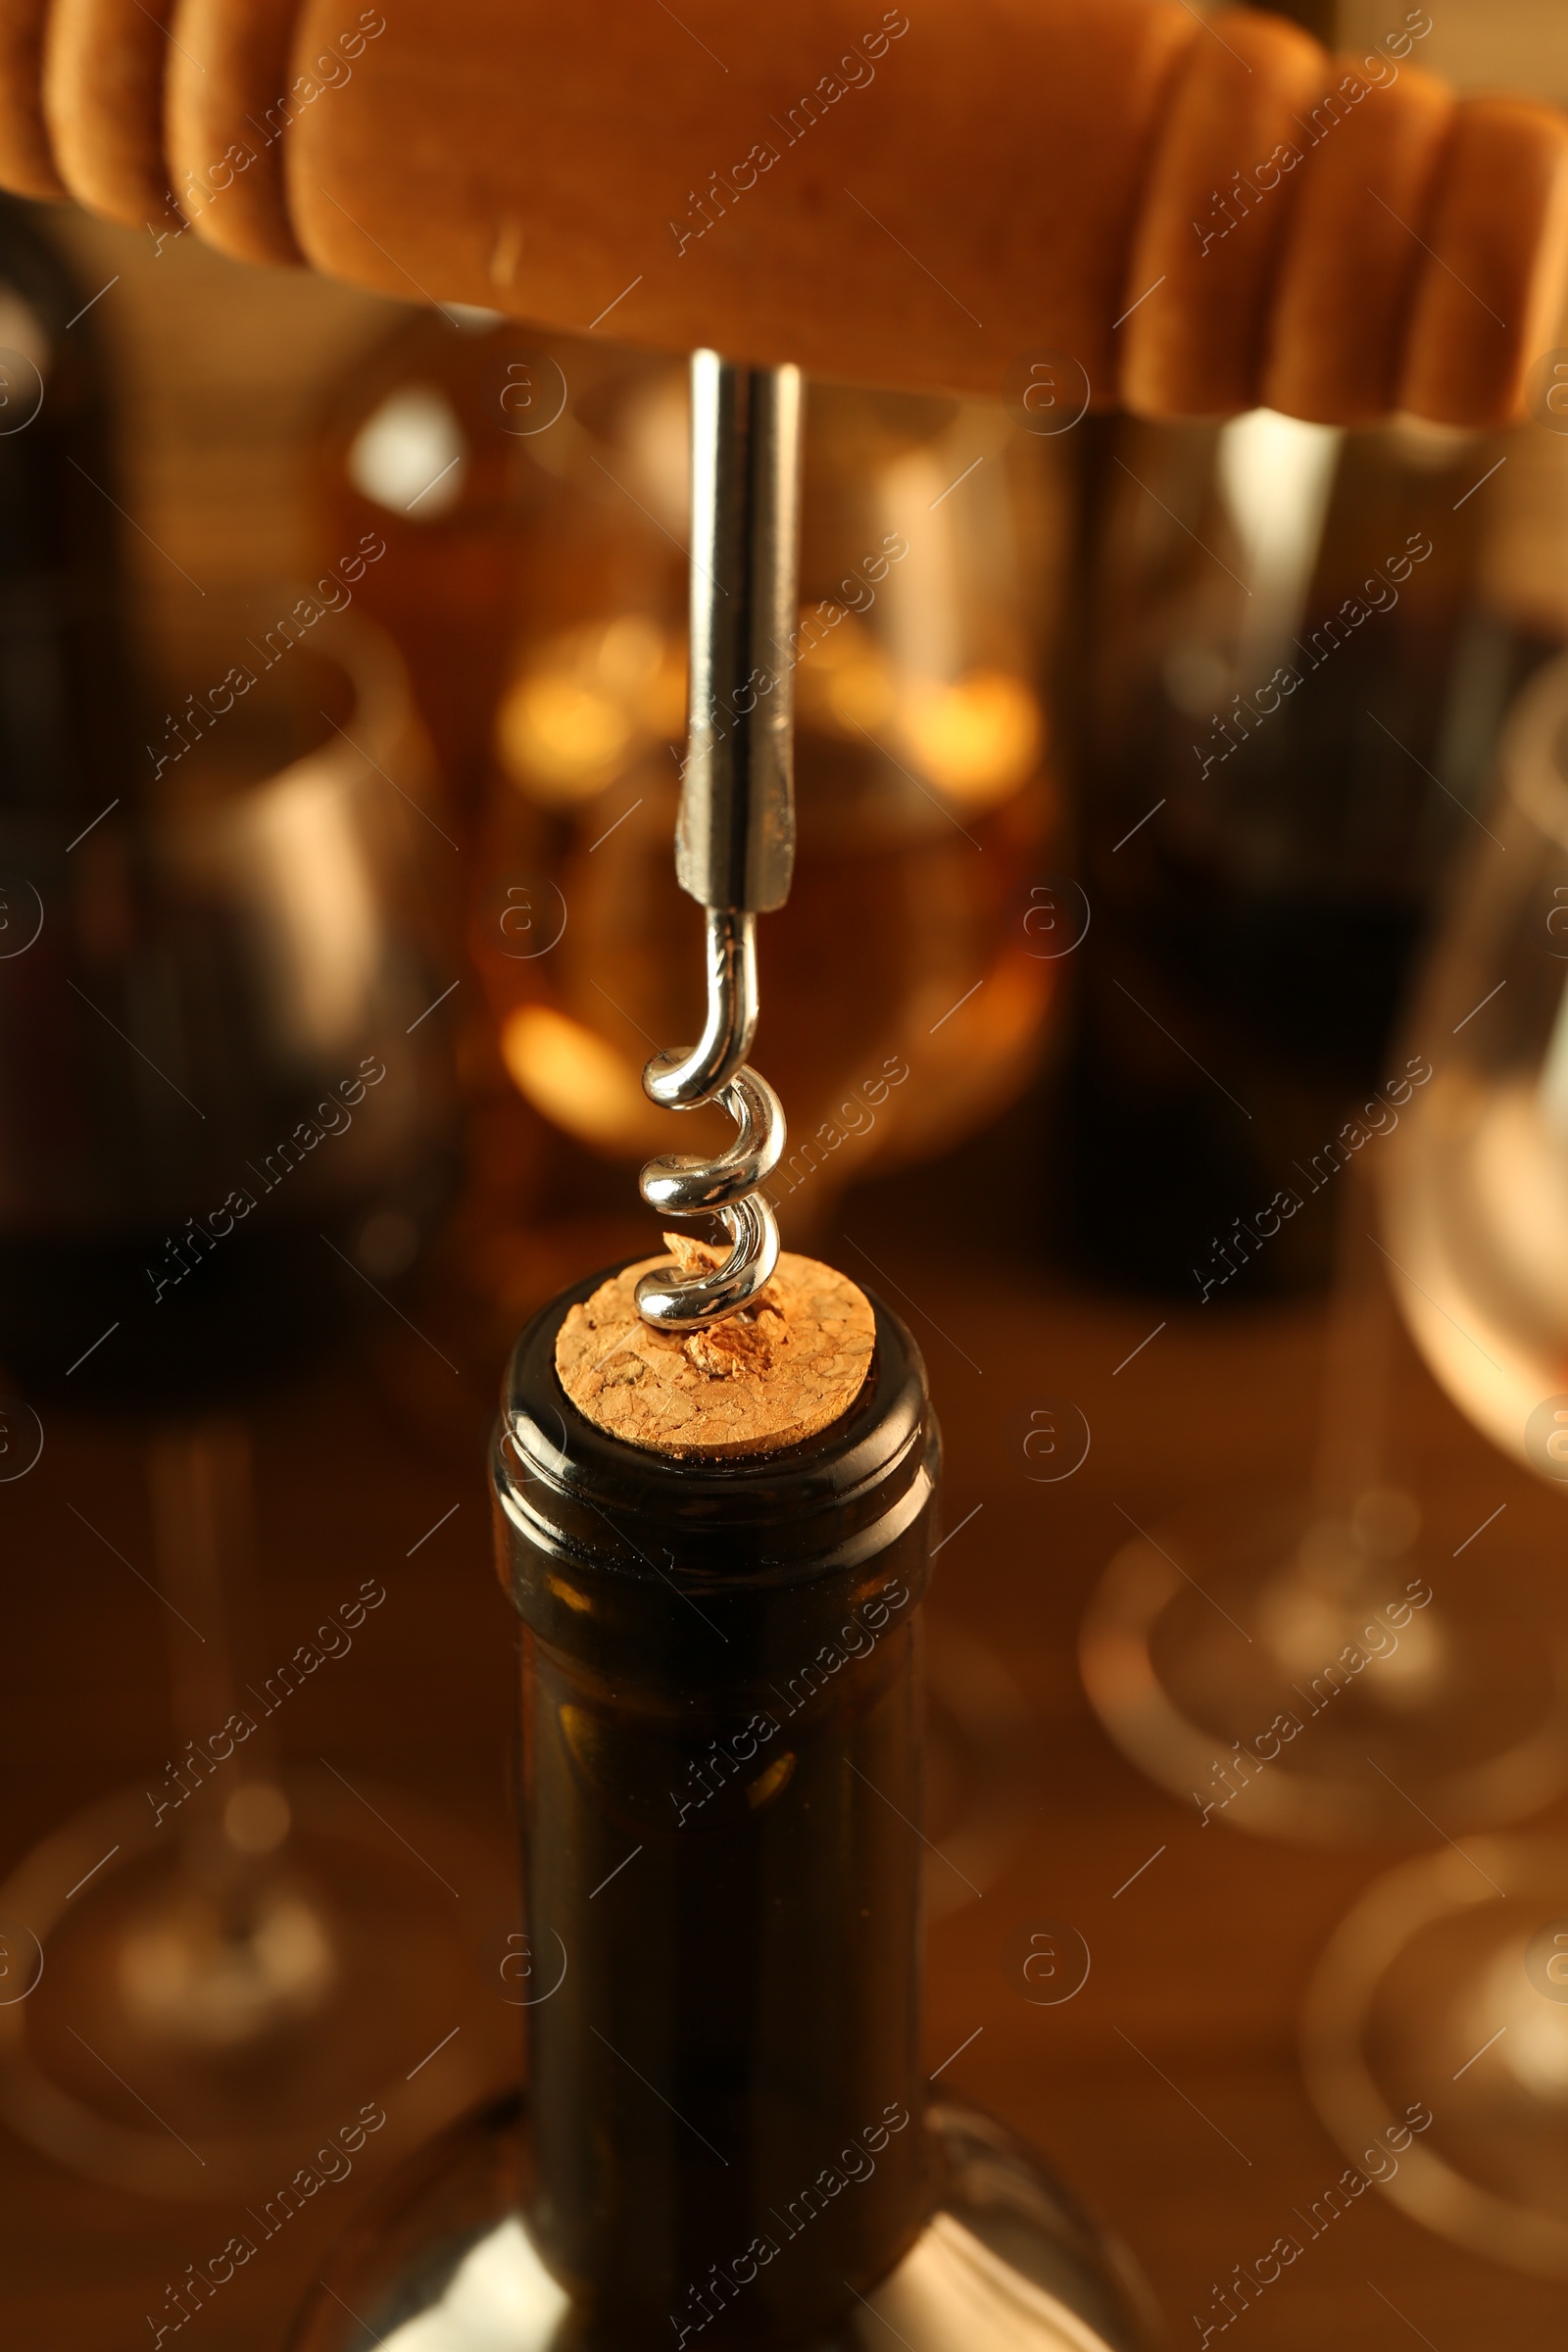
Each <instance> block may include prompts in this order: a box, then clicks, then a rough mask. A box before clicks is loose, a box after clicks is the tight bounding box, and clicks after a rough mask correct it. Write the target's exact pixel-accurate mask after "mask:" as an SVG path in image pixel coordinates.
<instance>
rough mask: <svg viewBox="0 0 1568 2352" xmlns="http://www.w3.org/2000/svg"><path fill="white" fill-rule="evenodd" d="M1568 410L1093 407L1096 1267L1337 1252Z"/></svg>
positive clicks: (1069, 1224) (1527, 638)
mask: <svg viewBox="0 0 1568 2352" xmlns="http://www.w3.org/2000/svg"><path fill="white" fill-rule="evenodd" d="M1279 13H1281V14H1283V15H1286V16H1289V17H1292V18H1293V19H1295V21H1296V22H1297V23H1299V25H1302V27H1303V29H1305V30H1306V31H1308V32H1310V33H1312V34H1313V35H1315V36H1316V37H1317V38H1318V39H1320V40H1323V41H1325V42H1327V43H1328V44H1329V45H1330V46H1334V45H1335V44H1347V45H1349V46H1353V45H1354V44H1355V43H1356V42H1357V41H1358V40H1361V39H1362V38H1363V37H1366V38H1371V37H1374V36H1375V33H1376V31H1377V29H1378V28H1379V26H1378V22H1375V21H1374V17H1375V12H1373V11H1372V10H1371V9H1370V7H1369V6H1368V5H1365V4H1363V0H1279ZM1520 17H1521V12H1520V10H1519V9H1518V8H1516V7H1512V6H1509V5H1505V4H1500V0H1494V4H1493V5H1489V6H1488V7H1486V8H1485V9H1482V8H1478V7H1471V6H1468V5H1466V6H1464V7H1461V8H1459V9H1457V10H1455V11H1451V12H1448V14H1447V15H1446V17H1445V19H1444V20H1443V23H1442V25H1440V26H1439V28H1438V30H1437V31H1436V32H1435V33H1434V35H1433V38H1432V41H1431V43H1430V44H1429V48H1430V54H1426V53H1424V62H1425V63H1426V64H1427V65H1428V66H1429V67H1430V68H1432V69H1433V70H1435V71H1439V72H1442V73H1447V74H1449V75H1450V76H1451V77H1453V78H1455V79H1457V80H1458V81H1459V82H1460V83H1461V85H1466V84H1473V83H1476V82H1477V81H1480V82H1481V83H1491V82H1496V81H1499V80H1500V81H1505V82H1511V81H1513V80H1515V79H1519V78H1520V77H1521V76H1520V73H1516V72H1515V68H1520V69H1521V72H1522V67H1523V62H1524V61H1523V55H1522V53H1521V54H1516V51H1518V50H1519V48H1520V44H1519V42H1518V41H1517V40H1514V39H1513V35H1514V34H1515V33H1516V32H1518V31H1519V30H1520V24H1519V20H1520ZM1537 29H1539V27H1537ZM1503 41H1509V42H1511V44H1512V45H1511V46H1509V48H1508V51H1507V66H1506V70H1499V68H1498V66H1497V64H1496V62H1495V61H1496V59H1497V57H1498V56H1499V55H1500V52H1499V51H1498V49H1497V43H1499V42H1503ZM1440 49H1441V51H1442V54H1441V55H1440V54H1439V51H1440ZM1524 50H1525V51H1532V50H1533V51H1534V52H1539V50H1540V43H1539V42H1534V43H1532V42H1531V41H1526V42H1525V43H1524ZM1523 78H1524V80H1526V81H1530V80H1539V78H1540V77H1539V74H1531V73H1525V74H1523ZM1542 94H1543V95H1544V96H1545V95H1551V96H1555V95H1557V92H1556V91H1555V90H1548V89H1547V88H1545V87H1544V85H1543V86H1542ZM1551 421H1552V420H1551V419H1550V418H1549V417H1546V416H1545V412H1544V409H1543V408H1541V407H1540V406H1539V404H1538V412H1537V415H1536V416H1535V417H1533V418H1532V420H1531V421H1530V422H1528V423H1526V424H1523V425H1521V426H1519V427H1517V428H1516V429H1514V430H1513V431H1510V432H1508V433H1504V434H1499V435H1495V436H1490V437H1489V436H1475V435H1462V434H1456V433H1450V432H1444V431H1440V430H1438V429H1436V428H1433V427H1430V426H1422V425H1418V424H1415V423H1414V422H1410V421H1406V420H1402V419H1401V420H1395V421H1393V422H1391V423H1389V424H1387V425H1384V426H1381V427H1378V428H1376V429H1372V430H1366V431H1354V432H1339V431H1337V430H1334V429H1331V428H1329V427H1326V426H1321V425H1314V424H1308V423H1302V422H1299V421H1298V420H1296V419H1293V418H1288V417H1278V416H1274V415H1273V414H1271V413H1270V412H1267V411H1257V412H1254V413H1253V414H1252V415H1250V416H1245V417H1237V418H1235V419H1234V420H1232V421H1230V422H1228V423H1225V424H1206V423H1204V424H1189V425H1176V426H1159V425H1150V424H1143V423H1138V422H1135V421H1133V420H1132V419H1129V418H1125V417H1106V418H1102V419H1099V420H1091V421H1090V422H1089V423H1088V424H1087V425H1086V426H1085V427H1084V428H1083V430H1082V433H1081V434H1080V435H1079V436H1075V438H1077V439H1078V440H1079V444H1080V446H1079V457H1080V461H1081V464H1082V468H1083V470H1082V476H1081V481H1082V489H1083V504H1082V508H1081V521H1082V529H1081V539H1080V548H1081V554H1080V561H1079V571H1078V576H1079V582H1080V589H1081V594H1080V597H1079V599H1078V601H1077V605H1076V608H1075V612H1074V613H1073V614H1072V615H1071V618H1072V620H1073V621H1074V622H1075V623H1076V625H1075V627H1073V628H1072V629H1071V630H1070V632H1069V635H1068V638H1067V640H1066V659H1065V660H1064V662H1063V663H1062V677H1061V684H1060V694H1061V699H1062V704H1063V709H1064V711H1070V712H1071V714H1072V725H1073V732H1074V737H1075V745H1076V752H1077V759H1076V763H1075V764H1076V775H1077V794H1078V801H1079V833H1080V840H1081V845H1082V852H1083V858H1084V880H1085V883H1086V886H1087V888H1088V892H1089V896H1090V900H1091V903H1092V906H1093V910H1094V915H1093V923H1092V927H1091V931H1090V934H1089V937H1088V939H1087V940H1086V942H1085V945H1084V949H1083V953H1082V955H1081V956H1078V957H1077V958H1075V961H1076V963H1077V965H1078V970H1077V975H1076V978H1077V983H1078V988H1079V997H1078V1019H1077V1022H1076V1025H1075V1036H1074V1043H1073V1048H1072V1052H1071V1055H1070V1064H1069V1067H1068V1069H1067V1072H1066V1075H1065V1081H1064V1084H1063V1087H1062V1089H1061V1099H1060V1103H1059V1105H1058V1107H1059V1108H1060V1109H1061V1111H1062V1112H1064V1114H1065V1120H1064V1124H1065V1128H1066V1149H1065V1152H1064V1153H1063V1159H1062V1167H1061V1192H1062V1196H1063V1197H1062V1199H1061V1201H1060V1202H1059V1207H1060V1210H1061V1212H1062V1215H1063V1223H1064V1226H1065V1230H1066V1233H1067V1236H1068V1245H1069V1248H1070V1250H1072V1252H1073V1254H1074V1255H1075V1256H1076V1257H1077V1258H1078V1259H1079V1260H1080V1261H1081V1262H1083V1263H1084V1264H1085V1265H1086V1266H1087V1267H1089V1268H1091V1269H1093V1270H1094V1271H1095V1272H1096V1273H1098V1274H1101V1275H1103V1276H1108V1277H1110V1278H1113V1279H1117V1280H1120V1281H1126V1282H1131V1283H1133V1284H1135V1285H1137V1286H1139V1287H1142V1288H1146V1289H1150V1290H1152V1291H1155V1292H1157V1293H1160V1294H1162V1295H1166V1296H1169V1297H1172V1298H1174V1299H1184V1298H1185V1299H1190V1300H1192V1301H1193V1302H1194V1303H1197V1302H1198V1300H1199V1299H1201V1297H1203V1296H1204V1285H1205V1283H1208V1284H1210V1285H1211V1287H1210V1288H1209V1290H1208V1292H1207V1294H1206V1295H1207V1298H1208V1299H1209V1302H1210V1303H1216V1302H1218V1301H1219V1300H1221V1299H1224V1300H1226V1301H1233V1302H1234V1301H1236V1300H1239V1299H1249V1298H1257V1297H1260V1296H1263V1295H1266V1294H1270V1293H1279V1292H1283V1291H1290V1290H1294V1289H1299V1288H1303V1287H1311V1286H1315V1285H1317V1284H1320V1283H1322V1282H1324V1281H1326V1280H1327V1279H1328V1276H1329V1273H1330V1269H1331V1262H1332V1257H1333V1228H1334V1217H1335V1213H1336V1199H1335V1188H1334V1186H1333V1184H1332V1183H1330V1182H1327V1181H1325V1180H1324V1179H1323V1177H1322V1176H1321V1174H1320V1173H1319V1172H1318V1171H1319V1170H1320V1169H1321V1167H1322V1166H1323V1165H1324V1164H1325V1159H1324V1154H1325V1147H1326V1146H1328V1145H1329V1144H1330V1143H1331V1142H1332V1141H1333V1140H1334V1139H1335V1138H1336V1137H1337V1136H1339V1134H1340V1132H1341V1130H1342V1128H1343V1127H1344V1126H1345V1123H1346V1121H1347V1120H1348V1118H1349V1117H1350V1116H1351V1114H1352V1112H1353V1111H1354V1110H1355V1109H1356V1108H1357V1107H1358V1105H1359V1104H1360V1103H1362V1102H1364V1101H1365V1100H1366V1096H1367V1093H1368V1091H1369V1090H1371V1089H1372V1088H1374V1087H1375V1086H1376V1085H1377V1084H1378V1083H1379V1081H1380V1080H1381V1079H1383V1078H1384V1077H1385V1076H1387V1075H1388V1074H1389V1073H1388V1072H1387V1071H1386V1069H1385V1066H1384V1065H1385V1061H1386V1058H1387V1055H1388V1054H1389V1052H1390V1050H1391V1034H1392V1031H1393V1028H1394V1024H1395V1022H1396V1020H1397V1011H1398V1007H1399V1004H1400V1000H1401V995H1402V992H1403V990H1404V988H1405V985H1406V980H1407V976H1408V974H1409V972H1410V968H1411V959H1412V956H1413V953H1414V951H1415V949H1416V947H1417V944H1418V942H1419V940H1420V938H1421V936H1422V934H1423V931H1424V929H1425V927H1426V925H1427V923H1428V921H1429V919H1430V916H1431V914H1432V911H1433V908H1434V904H1435V899H1436V897H1437V895H1438V893H1439V891H1440V889H1441V886H1442V882H1443V877H1444V875H1445V873H1446V870H1447V868H1448V865H1449V862H1450V859H1451V856H1452V853H1453V852H1454V850H1455V849H1456V848H1457V847H1458V846H1459V845H1460V844H1461V842H1463V841H1465V840H1475V839H1476V838H1478V835H1477V832H1476V827H1477V825H1478V824H1479V822H1480V818H1479V815H1478V813H1477V809H1478V803H1479V801H1480V799H1481V796H1482V792H1483V788H1484V785H1485V781H1486V777H1487V771H1488V768H1489V765H1490V762H1491V759H1492V755H1493V750H1494V746H1495V739H1496V734H1497V730H1498V727H1499V724H1500V722H1501V718H1502V714H1503V711H1505V709H1506V708H1507V705H1508V703H1509V701H1510V699H1511V697H1512V695H1513V692H1514V690H1515V688H1516V687H1517V685H1518V684H1519V683H1520V681H1521V680H1522V679H1523V678H1524V677H1525V676H1526V675H1528V674H1529V672H1530V671H1531V670H1532V669H1533V668H1535V667H1536V666H1537V665H1538V664H1539V663H1540V662H1542V661H1544V659H1545V658H1547V656H1548V655H1549V654H1551V653H1552V652H1554V651H1555V650H1556V649H1557V648H1558V647H1559V646H1560V645H1561V644H1563V643H1564V642H1565V641H1568V591H1565V588H1564V584H1563V583H1564V580H1565V577H1568V572H1565V566H1564V556H1565V555H1568V441H1565V440H1563V439H1561V438H1560V437H1559V436H1558V435H1557V434H1556V433H1555V432H1553V431H1550V430H1546V429H1544V424H1549V423H1550V422H1551ZM1314 1155H1318V1156H1317V1158H1316V1159H1315V1157H1314ZM1297 1202H1299V1206H1297V1205H1294V1203H1297ZM1260 1226H1261V1227H1262V1228H1268V1229H1271V1230H1260V1229H1259V1228H1260Z"/></svg>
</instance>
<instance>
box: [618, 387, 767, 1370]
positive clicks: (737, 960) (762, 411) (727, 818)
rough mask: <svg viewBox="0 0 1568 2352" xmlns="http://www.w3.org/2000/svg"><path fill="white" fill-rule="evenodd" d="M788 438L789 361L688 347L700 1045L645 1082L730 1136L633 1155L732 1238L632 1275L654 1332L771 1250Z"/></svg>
mask: <svg viewBox="0 0 1568 2352" xmlns="http://www.w3.org/2000/svg"><path fill="white" fill-rule="evenodd" d="M800 439H801V374H800V369H799V368H788V367H786V368H742V367H736V366H734V365H733V364H732V363H731V362H729V361H727V360H722V359H720V358H719V357H718V355H717V353H716V352H711V351H699V352H696V353H694V355H693V358H692V552H691V694H690V716H689V729H688V737H687V749H686V764H685V767H684V769H683V771H682V781H681V802H680V816H679V820H678V824H677V828H676V835H675V873H676V877H677V879H678V881H679V882H680V885H681V888H682V889H683V890H685V891H687V892H689V893H690V895H691V896H692V897H693V898H694V899H696V900H697V901H698V903H699V904H700V905H701V906H702V907H705V908H706V909H707V917H708V925H707V965H708V970H707V978H708V1016H707V1020H706V1023H705V1025H704V1029H703V1034H702V1037H701V1038H700V1039H699V1041H698V1043H697V1044H696V1045H695V1046H692V1047H690V1048H688V1049H687V1050H685V1051H684V1052H680V1053H669V1054H655V1056H654V1058H653V1059H652V1060H651V1061H650V1062H649V1064H648V1066H647V1068H646V1069H645V1070H644V1072H643V1087H644V1091H645V1092H646V1093H647V1094H648V1095H650V1096H651V1097H652V1099H653V1100H654V1102H656V1103H659V1104H660V1105H661V1106H662V1108H663V1109H666V1110H695V1109H696V1108H697V1107H698V1105H699V1104H700V1103H721V1104H722V1105H723V1107H724V1109H725V1110H727V1111H728V1112H729V1114H730V1116H731V1118H732V1119H733V1120H734V1121H735V1126H736V1135H735V1140H734V1142H733V1143H732V1144H730V1145H729V1146H728V1147H727V1149H726V1150H724V1151H723V1152H719V1153H718V1154H717V1155H716V1156H715V1157H713V1158H711V1159H700V1158H696V1157H693V1156H691V1155H690V1154H686V1153H670V1154H667V1155H665V1156H663V1157H662V1158H659V1159H651V1160H650V1161H649V1162H648V1164H647V1166H646V1167H645V1168H644V1169H643V1171H642V1179H641V1189H642V1196H643V1199H644V1200H645V1201H647V1202H648V1203H649V1205H650V1207H653V1208H658V1209H660V1210H662V1211H663V1213H664V1214H666V1215H669V1216H676V1217H689V1216H696V1215H699V1214H701V1213H703V1212H708V1213H711V1214H714V1215H716V1216H717V1218H718V1219H719V1222H720V1223H721V1225H722V1226H723V1228H724V1231H725V1233H726V1234H727V1235H728V1237H729V1243H730V1250H729V1255H728V1256H727V1257H726V1258H724V1260H723V1261H722V1262H721V1263H720V1264H719V1265H717V1266H714V1267H713V1268H712V1269H711V1271H710V1272H707V1273H690V1274H683V1273H681V1272H680V1271H679V1269H677V1268H676V1267H674V1266H662V1267H659V1268H657V1269H656V1270H655V1271H654V1272H652V1273H649V1274H645V1275H644V1276H643V1278H642V1280H641V1281H640V1282H639V1284H638V1285H637V1306H638V1310H639V1312H640V1313H641V1315H642V1316H643V1319H644V1320H645V1322H648V1323H652V1324H654V1325H656V1326H657V1327H659V1328H660V1329H662V1330H665V1331H680V1332H690V1331H700V1330H702V1329H704V1328H705V1327H706V1326H707V1325H709V1324H711V1323H717V1322H719V1321H721V1320H722V1319H723V1317H724V1316H726V1315H732V1314H734V1313H735V1312H736V1310H737V1309H738V1308H740V1307H743V1306H744V1305H745V1304H746V1303H747V1301H748V1300H749V1299H755V1298H756V1296H757V1294H758V1292H759V1291H760V1289H761V1288H762V1286H763V1284H764V1283H765V1282H766V1281H767V1279H768V1277H769V1275H770V1274H771V1273H772V1271H773V1268H774V1267H775V1265H776V1264H777V1262H778V1248H779V1243H778V1225H777V1222H776V1221H775V1218H774V1215H773V1210H772V1206H771V1204H770V1202H769V1201H768V1200H767V1197H766V1195H765V1193H764V1192H763V1191H762V1189H761V1188H762V1186H763V1185H764V1184H765V1183H766V1181H767V1178H768V1177H769V1176H770V1175H771V1174H772V1172H773V1170H774V1169H775V1168H776V1167H777V1165H778V1162H779V1159H780V1157H781V1155H782V1153H783V1150H784V1112H783V1109H782V1106H781V1105H780V1103H779V1100H778V1097H777V1095H775V1094H774V1092H773V1090H772V1088H771V1087H770V1086H769V1085H768V1083H767V1081H766V1079H765V1078H762V1077H760V1075H759V1074H758V1072H757V1071H756V1070H754V1069H752V1068H750V1067H749V1066H748V1063H747V1059H746V1057H747V1055H748V1054H750V1052H751V1050H752V1040H753V1037H754V1036H755V1034H756V1030H757V1014H758V996H757V917H758V915H759V914H761V913H766V912H767V911H768V910H769V909H770V908H772V907H782V905H783V904H784V901H785V899H786V898H787V897H788V896H789V888H790V878H791V875H792V872H793V870H794V864H795V787H794V773H793V740H794V725H793V720H794V696H795V690H794V678H793V668H794V657H793V655H792V653H791V650H790V649H791V642H792V639H793V636H794V631H795V625H796V597H797V586H796V578H797V569H798V554H797V544H798V537H799V532H798V521H799V512H800Z"/></svg>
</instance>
